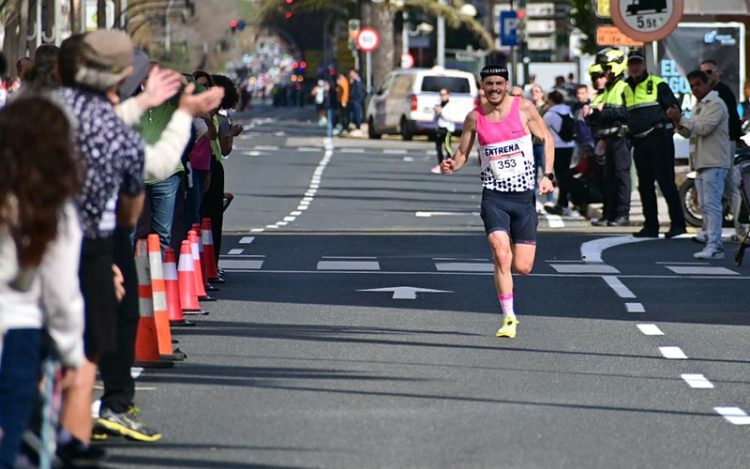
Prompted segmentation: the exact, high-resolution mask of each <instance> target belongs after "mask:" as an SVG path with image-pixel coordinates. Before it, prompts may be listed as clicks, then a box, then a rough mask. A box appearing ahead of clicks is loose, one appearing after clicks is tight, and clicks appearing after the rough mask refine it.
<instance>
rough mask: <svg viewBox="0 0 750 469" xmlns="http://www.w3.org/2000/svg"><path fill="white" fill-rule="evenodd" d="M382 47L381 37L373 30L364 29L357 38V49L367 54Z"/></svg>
mask: <svg viewBox="0 0 750 469" xmlns="http://www.w3.org/2000/svg"><path fill="white" fill-rule="evenodd" d="M379 45H380V35H379V34H378V32H377V31H376V30H374V29H372V28H362V29H360V30H359V35H358V36H357V47H359V48H360V49H362V50H363V51H365V52H370V51H373V50H375V49H377V48H378V46H379Z"/></svg>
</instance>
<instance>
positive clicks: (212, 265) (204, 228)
mask: <svg viewBox="0 0 750 469" xmlns="http://www.w3.org/2000/svg"><path fill="white" fill-rule="evenodd" d="M201 234H202V238H203V253H204V254H205V255H204V256H203V259H204V261H203V262H204V263H205V265H206V277H207V280H209V281H217V280H218V281H219V283H221V281H220V280H219V278H220V277H219V271H218V270H217V269H216V252H214V235H213V232H212V231H211V219H210V218H204V219H203V224H202V225H201Z"/></svg>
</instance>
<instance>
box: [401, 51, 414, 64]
mask: <svg viewBox="0 0 750 469" xmlns="http://www.w3.org/2000/svg"><path fill="white" fill-rule="evenodd" d="M413 66H414V57H413V56H412V55H411V54H410V53H408V52H407V53H406V54H401V68H412V67H413Z"/></svg>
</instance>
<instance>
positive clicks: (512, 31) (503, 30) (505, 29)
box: [500, 10, 518, 46]
mask: <svg viewBox="0 0 750 469" xmlns="http://www.w3.org/2000/svg"><path fill="white" fill-rule="evenodd" d="M517 23H518V14H517V13H516V12H515V11H513V10H511V11H501V12H500V44H501V45H503V46H517V45H518V36H517V35H516V24H517Z"/></svg>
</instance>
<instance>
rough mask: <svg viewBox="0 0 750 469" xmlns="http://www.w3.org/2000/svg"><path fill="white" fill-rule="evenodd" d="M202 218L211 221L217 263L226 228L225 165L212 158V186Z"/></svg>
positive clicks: (204, 205) (205, 196) (210, 186)
mask: <svg viewBox="0 0 750 469" xmlns="http://www.w3.org/2000/svg"><path fill="white" fill-rule="evenodd" d="M201 217H208V218H210V219H211V235H212V236H213V238H214V252H215V253H216V262H218V261H219V253H221V231H222V228H223V226H224V165H222V164H221V162H220V161H216V158H211V184H210V185H209V187H208V191H207V192H206V194H205V195H204V196H203V202H202V203H201Z"/></svg>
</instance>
